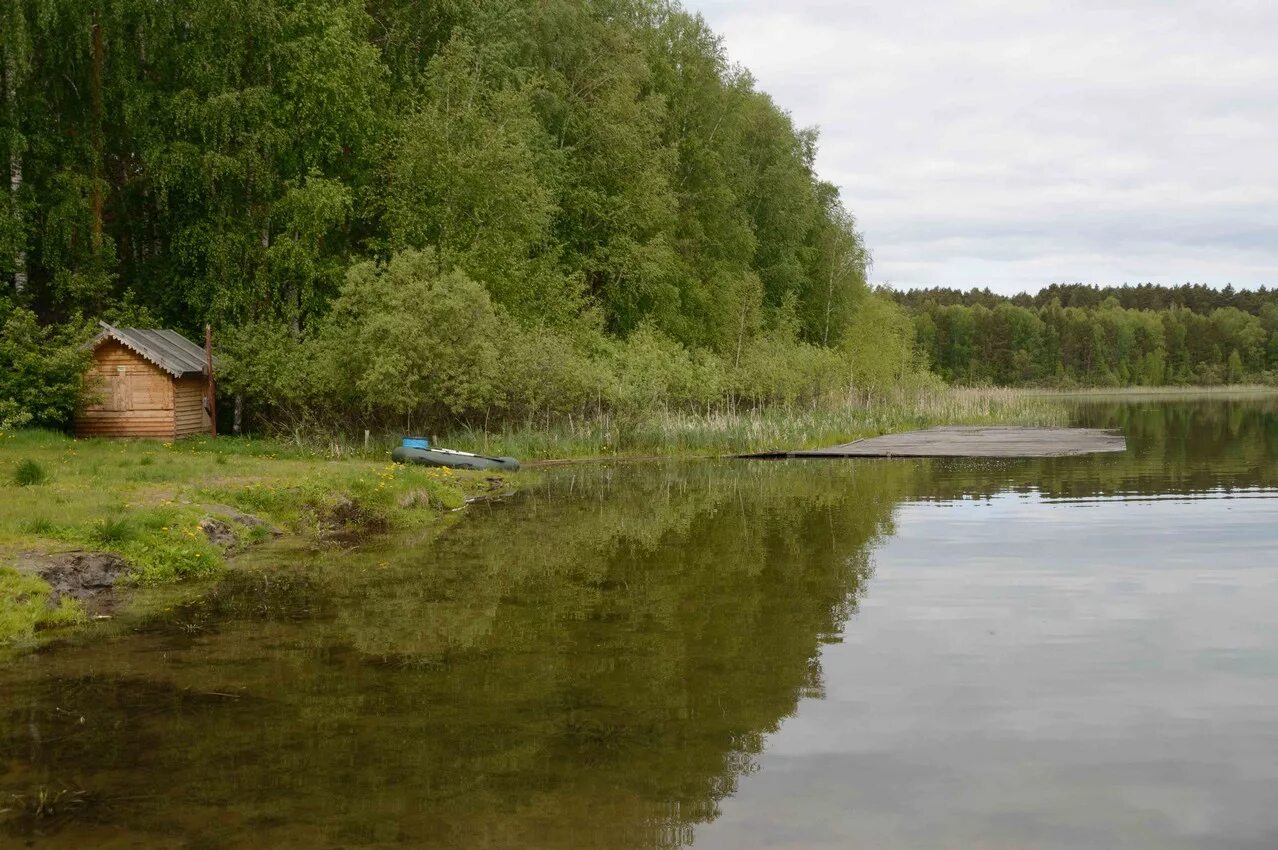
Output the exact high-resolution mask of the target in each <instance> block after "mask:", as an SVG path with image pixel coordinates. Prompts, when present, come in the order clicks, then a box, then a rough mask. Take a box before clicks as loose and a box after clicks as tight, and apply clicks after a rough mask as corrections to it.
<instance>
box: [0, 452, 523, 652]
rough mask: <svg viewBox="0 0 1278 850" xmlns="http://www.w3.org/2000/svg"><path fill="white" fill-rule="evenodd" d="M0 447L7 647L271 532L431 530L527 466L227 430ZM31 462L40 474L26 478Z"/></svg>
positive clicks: (306, 539) (227, 559)
mask: <svg viewBox="0 0 1278 850" xmlns="http://www.w3.org/2000/svg"><path fill="white" fill-rule="evenodd" d="M0 446H3V452H4V453H3V456H0V476H2V480H0V489H2V490H3V492H4V495H5V498H4V499H3V500H0V652H3V651H7V650H12V649H17V650H19V651H21V650H23V649H29V648H34V647H36V646H39V645H41V644H42V643H45V642H47V641H48V640H50V639H56V638H57V637H59V636H61V635H63V634H66V633H68V632H69V631H71V630H73V629H75V628H77V627H79V626H82V625H84V624H86V623H88V622H91V621H92V620H94V619H96V618H109V617H112V616H114V615H115V613H116V612H117V611H119V610H123V609H126V608H127V607H128V602H129V599H130V597H132V596H133V595H134V594H133V593H131V590H132V589H133V588H138V587H148V586H152V587H154V586H163V585H177V584H181V583H185V582H192V581H199V580H204V579H213V578H216V577H218V576H220V575H223V574H225V573H226V572H227V571H228V570H230V569H234V568H235V562H236V560H237V559H238V558H239V557H241V556H242V555H244V554H245V553H247V552H250V551H260V550H262V549H263V546H262V544H264V543H267V542H269V541H279V542H281V543H289V542H296V543H301V544H308V545H325V544H335V543H343V542H345V543H349V542H351V541H359V540H362V539H365V538H371V537H373V536H376V535H379V534H390V533H396V532H403V531H409V530H412V529H415V528H424V527H428V526H431V525H433V524H436V523H438V522H440V521H441V520H442V519H443V518H445V517H446V516H448V515H449V514H452V513H454V512H456V511H460V510H463V509H464V508H465V507H466V506H467V505H469V504H474V503H476V502H478V501H484V500H490V499H494V498H499V497H504V496H505V495H508V494H509V493H510V492H511V491H512V488H517V487H518V486H521V485H522V484H523V483H525V482H527V481H528V480H530V479H531V478H532V477H533V474H532V473H515V474H514V475H511V474H508V473H500V472H494V471H483V472H470V471H463V470H444V469H427V468H423V467H417V466H410V465H401V464H393V463H390V462H389V461H385V460H383V461H380V462H377V461H372V460H351V459H343V460H331V459H301V458H287V457H286V458H279V457H275V456H274V454H273V453H268V454H254V455H246V454H242V453H239V451H240V450H241V449H242V448H243V447H242V446H237V445H236V444H235V443H234V442H232V441H229V440H228V441H225V442H219V443H218V444H216V446H215V447H214V448H212V449H210V448H209V447H206V446H189V445H183V444H181V443H177V444H172V443H158V442H149V441H104V440H73V439H72V438H70V437H66V436H64V435H61V434H53V433H49V432H40V431H25V432H9V433H4V434H0ZM24 464H31V465H32V468H35V469H37V470H38V472H33V473H31V475H33V476H34V477H35V478H36V479H38V480H34V481H32V482H31V483H28V484H25V485H19V484H18V483H16V482H17V468H18V467H19V466H20V465H24ZM516 482H518V483H516Z"/></svg>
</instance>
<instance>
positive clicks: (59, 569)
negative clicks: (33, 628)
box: [16, 550, 129, 613]
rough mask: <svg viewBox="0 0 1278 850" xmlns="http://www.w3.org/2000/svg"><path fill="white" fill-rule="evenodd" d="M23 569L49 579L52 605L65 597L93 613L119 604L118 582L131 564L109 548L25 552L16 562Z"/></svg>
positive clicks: (22, 570)
mask: <svg viewBox="0 0 1278 850" xmlns="http://www.w3.org/2000/svg"><path fill="white" fill-rule="evenodd" d="M16 566H17V568H18V570H19V571H20V572H25V573H30V574H32V575H37V576H39V577H40V578H42V579H44V581H45V582H47V583H48V585H49V587H50V589H51V592H50V593H49V607H51V608H55V607H57V605H58V604H59V603H60V602H61V601H62V598H63V597H67V596H69V597H70V598H72V599H75V600H78V601H79V602H81V603H82V604H83V605H84V608H85V610H86V611H89V612H90V613H102V612H104V611H106V610H109V609H111V608H113V607H114V606H115V601H116V599H115V584H116V582H117V581H118V580H119V578H120V577H121V576H122V575H124V574H125V573H127V572H128V569H129V565H128V564H127V563H125V561H124V559H123V558H121V557H120V556H118V555H111V554H109V553H106V552H85V551H83V550H75V551H71V552H57V553H44V552H24V553H22V554H21V555H19V556H18V562H17V564H16Z"/></svg>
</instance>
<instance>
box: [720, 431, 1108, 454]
mask: <svg viewBox="0 0 1278 850" xmlns="http://www.w3.org/2000/svg"><path fill="white" fill-rule="evenodd" d="M1126 450H1127V440H1126V439H1125V438H1124V437H1123V435H1122V434H1119V433H1117V432H1114V431H1103V430H1101V429H1099V428H1022V427H1016V426H1007V425H1000V426H972V427H963V426H946V427H943V428H928V429H927V430H925V431H907V432H905V433H902V434H885V435H884V436H882V437H869V438H867V439H864V440H857V441H856V442H852V443H844V444H843V445H841V446H831V447H830V448H826V449H812V450H810V451H797V452H763V453H760V454H752V455H743V457H751V458H773V459H776V458H791V457H793V458H805V457H810V458H818V457H827V458H834V457H1069V456H1071V455H1086V454H1097V453H1101V452H1122V451H1126Z"/></svg>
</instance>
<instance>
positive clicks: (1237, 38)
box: [689, 0, 1278, 292]
mask: <svg viewBox="0 0 1278 850" xmlns="http://www.w3.org/2000/svg"><path fill="white" fill-rule="evenodd" d="M689 6H690V8H692V9H693V10H694V11H699V12H702V13H703V14H704V15H705V16H706V18H707V20H708V21H709V22H710V23H711V25H712V26H713V27H714V28H715V29H716V30H717V31H718V32H720V33H721V34H722V35H723V36H724V37H725V40H726V44H727V48H728V51H729V54H730V56H731V57H732V58H733V60H734V61H737V62H740V63H741V64H743V65H745V66H747V67H749V68H750V69H751V71H752V72H753V73H754V74H755V76H756V77H757V78H758V80H759V84H760V86H761V87H762V88H763V89H765V90H767V91H769V92H770V93H772V94H773V95H774V97H775V98H776V100H777V102H778V103H780V104H781V105H782V106H783V107H785V108H787V109H789V110H790V111H791V112H792V113H793V114H794V117H795V119H796V121H797V122H798V123H799V124H800V125H803V126H810V125H816V126H819V127H820V128H821V131H822V147H821V154H820V158H819V161H818V166H819V169H820V171H821V174H822V176H823V177H825V178H826V179H829V180H832V181H834V182H835V183H837V184H839V185H840V186H841V187H842V188H843V193H844V198H845V200H846V201H847V203H848V205H849V207H851V209H852V210H853V211H854V212H855V213H856V214H857V216H858V218H859V219H860V222H861V225H862V228H863V229H864V231H865V233H866V235H867V238H868V240H869V243H870V248H871V250H872V251H873V253H874V256H875V271H874V279H875V280H877V281H889V282H892V283H893V284H896V285H901V286H918V285H925V286H926V285H952V286H963V287H967V286H974V285H981V286H984V285H989V286H991V287H992V288H994V289H997V290H1001V291H1005V292H1011V291H1017V290H1020V289H1027V288H1028V289H1035V288H1038V287H1040V286H1043V285H1045V284H1048V283H1052V282H1057V281H1078V280H1082V281H1091V282H1100V283H1122V282H1132V283H1135V282H1140V281H1146V280H1149V281H1156V282H1163V283H1183V282H1185V281H1189V280H1193V281H1201V282H1206V283H1211V284H1214V285H1217V286H1223V285H1224V284H1226V283H1233V284H1234V285H1235V286H1259V285H1261V284H1266V285H1270V286H1273V285H1278V238H1276V237H1278V155H1276V151H1275V144H1274V141H1275V132H1274V131H1275V130H1276V129H1278V51H1275V50H1273V48H1272V44H1273V42H1274V40H1275V39H1276V38H1278V3H1273V2H1200V0H1158V2H1155V0H1131V1H1130V2H1126V3H1121V4H1114V3H1102V2H1089V1H1088V0H1074V2H1046V1H1045V0H1044V1H1043V2H1033V1H1032V0H1022V2H1008V3H995V2H988V0H953V2H924V1H923V0H897V2H893V3H873V4H870V3H839V2H830V0H790V2H786V3H784V4H781V3H777V2H764V0H690V1H689Z"/></svg>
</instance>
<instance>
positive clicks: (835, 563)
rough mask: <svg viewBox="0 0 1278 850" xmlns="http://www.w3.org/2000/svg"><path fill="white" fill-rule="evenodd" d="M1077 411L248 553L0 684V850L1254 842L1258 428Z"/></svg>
mask: <svg viewBox="0 0 1278 850" xmlns="http://www.w3.org/2000/svg"><path fill="white" fill-rule="evenodd" d="M1077 419H1078V422H1079V424H1087V425H1099V426H1105V427H1116V428H1121V429H1123V430H1124V431H1125V432H1126V434H1127V437H1128V442H1129V447H1130V450H1129V451H1128V452H1127V453H1126V454H1125V455H1114V456H1096V457H1089V458H1074V459H1056V460H1046V461H1043V460H1037V461H999V462H993V461H962V462H955V461H910V460H886V461H884V460H816V461H800V462H715V463H710V462H704V463H680V464H666V465H627V466H618V467H613V468H596V467H592V468H579V469H569V470H566V471H562V472H559V473H556V474H554V475H552V476H550V477H549V478H548V479H547V480H546V482H545V485H544V486H542V487H540V488H538V489H536V490H533V491H529V492H525V493H522V494H520V495H518V496H516V497H514V498H512V499H510V500H508V501H506V502H503V503H500V504H495V505H489V506H482V507H479V506H477V507H475V508H473V509H472V510H470V511H469V512H467V514H465V515H464V516H459V518H458V521H457V522H456V523H455V524H453V525H451V526H450V527H448V528H446V529H443V530H439V531H436V532H432V535H431V536H429V537H426V538H421V539H413V540H398V541H396V543H395V545H394V546H389V545H386V546H379V547H374V548H368V549H365V550H362V551H357V552H327V553H296V554H293V555H281V554H271V555H269V556H263V557H261V558H260V560H261V564H260V565H258V566H256V567H253V568H250V569H246V570H243V571H237V572H236V573H234V574H232V575H231V576H230V577H229V578H228V579H226V580H225V581H224V582H222V583H220V584H219V585H218V586H216V587H214V588H212V589H210V590H209V591H208V592H207V593H204V594H203V595H201V596H199V598H198V599H190V598H188V599H186V600H184V601H178V602H175V603H174V604H173V605H172V607H171V609H170V610H168V611H162V612H161V613H158V614H155V615H152V616H149V617H147V618H146V619H145V620H143V621H142V622H140V623H138V622H133V623H130V624H129V626H128V627H127V628H124V627H123V626H121V625H120V624H108V625H105V626H104V627H103V628H104V629H105V630H107V631H108V633H109V635H108V636H106V637H104V636H103V635H101V634H99V635H97V636H94V637H93V639H80V640H77V641H76V642H73V643H68V644H63V645H60V646H56V647H53V648H50V649H47V650H45V651H43V652H40V653H37V654H33V655H28V656H25V657H22V658H18V659H16V660H10V661H7V662H4V663H3V664H0V809H3V808H5V807H6V806H7V807H9V808H10V809H11V811H9V812H8V813H7V814H0V845H3V846H15V847H21V846H33V847H58V848H62V847H100V848H115V847H120V848H124V847H153V846H154V847H179V846H182V847H191V848H259V847H299V848H301V847H305V848H324V847H352V846H354V847H399V846H407V847H428V848H434V847H439V848H443V847H448V848H487V847H493V848H496V847H503V848H504V847H519V848H524V847H527V848H559V847H566V848H614V847H617V848H673V847H684V846H695V847H696V848H699V850H701V849H702V848H771V847H784V848H875V849H876V850H879V849H880V848H940V847H946V848H969V847H970V848H1087V850H1095V848H1120V847H1121V848H1158V850H1170V849H1171V848H1206V847H1211V848H1273V847H1276V846H1278V805H1276V803H1278V613H1276V612H1278V556H1276V554H1275V552H1276V550H1278V403H1275V402H1274V401H1255V400H1252V401H1236V402H1225V401H1213V402H1210V403H1150V404H1119V403H1115V404H1089V405H1086V406H1082V407H1080V408H1079V409H1078V411H1077ZM112 629H114V631H111V630H112ZM42 790H43V791H44V793H45V794H46V796H47V798H48V806H49V807H51V808H52V809H53V813H52V814H51V815H46V816H43V817H36V816H34V815H33V814H32V813H31V812H32V810H33V809H34V808H36V804H35V803H34V802H33V800H34V799H35V798H36V797H37V795H38V794H39V793H40V792H41V791H42ZM14 795H17V796H16V797H15V796H14Z"/></svg>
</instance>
